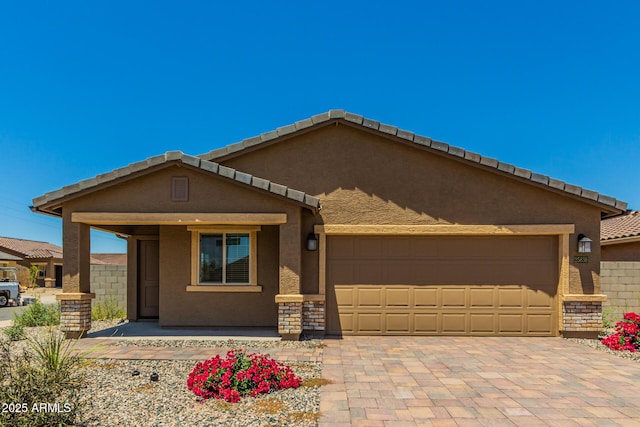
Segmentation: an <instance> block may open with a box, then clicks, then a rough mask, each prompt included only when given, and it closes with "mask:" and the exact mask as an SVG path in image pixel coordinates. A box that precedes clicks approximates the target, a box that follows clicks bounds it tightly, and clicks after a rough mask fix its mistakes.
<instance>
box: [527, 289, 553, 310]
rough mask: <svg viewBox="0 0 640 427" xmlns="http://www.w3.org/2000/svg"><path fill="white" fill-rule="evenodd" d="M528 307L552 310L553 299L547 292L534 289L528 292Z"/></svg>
mask: <svg viewBox="0 0 640 427" xmlns="http://www.w3.org/2000/svg"><path fill="white" fill-rule="evenodd" d="M526 298H527V307H529V308H536V307H537V308H552V307H553V298H552V296H551V295H549V294H548V293H546V292H543V291H540V290H534V289H527V290H526Z"/></svg>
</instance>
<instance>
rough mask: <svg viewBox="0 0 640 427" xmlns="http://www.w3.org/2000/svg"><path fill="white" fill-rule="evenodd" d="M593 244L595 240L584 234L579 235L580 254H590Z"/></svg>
mask: <svg viewBox="0 0 640 427" xmlns="http://www.w3.org/2000/svg"><path fill="white" fill-rule="evenodd" d="M591 242H593V240H591V239H590V238H588V237H587V236H585V235H584V234H579V235H578V252H580V253H581V254H588V253H590V252H591Z"/></svg>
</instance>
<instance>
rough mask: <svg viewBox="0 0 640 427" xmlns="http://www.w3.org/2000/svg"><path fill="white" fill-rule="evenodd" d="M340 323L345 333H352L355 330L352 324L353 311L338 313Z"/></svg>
mask: <svg viewBox="0 0 640 427" xmlns="http://www.w3.org/2000/svg"><path fill="white" fill-rule="evenodd" d="M339 318H340V324H339V325H338V327H339V328H341V329H342V330H343V331H344V332H345V333H354V332H356V329H355V325H354V315H353V313H340V316H339Z"/></svg>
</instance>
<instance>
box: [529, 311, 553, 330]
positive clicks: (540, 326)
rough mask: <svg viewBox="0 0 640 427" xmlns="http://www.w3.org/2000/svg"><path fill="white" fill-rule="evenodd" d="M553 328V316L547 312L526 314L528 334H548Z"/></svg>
mask: <svg viewBox="0 0 640 427" xmlns="http://www.w3.org/2000/svg"><path fill="white" fill-rule="evenodd" d="M552 330H553V316H552V315H551V314H550V313H549V314H529V315H527V332H528V333H530V334H542V335H546V334H549V332H550V331H552Z"/></svg>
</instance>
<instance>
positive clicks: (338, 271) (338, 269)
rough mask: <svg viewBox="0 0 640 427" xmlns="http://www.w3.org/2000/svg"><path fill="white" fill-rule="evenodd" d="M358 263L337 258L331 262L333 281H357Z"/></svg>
mask: <svg viewBox="0 0 640 427" xmlns="http://www.w3.org/2000/svg"><path fill="white" fill-rule="evenodd" d="M355 268H356V264H354V263H353V262H351V261H348V260H336V261H335V262H332V263H331V280H332V281H333V283H355V281H354V279H355V277H356V274H355Z"/></svg>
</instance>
